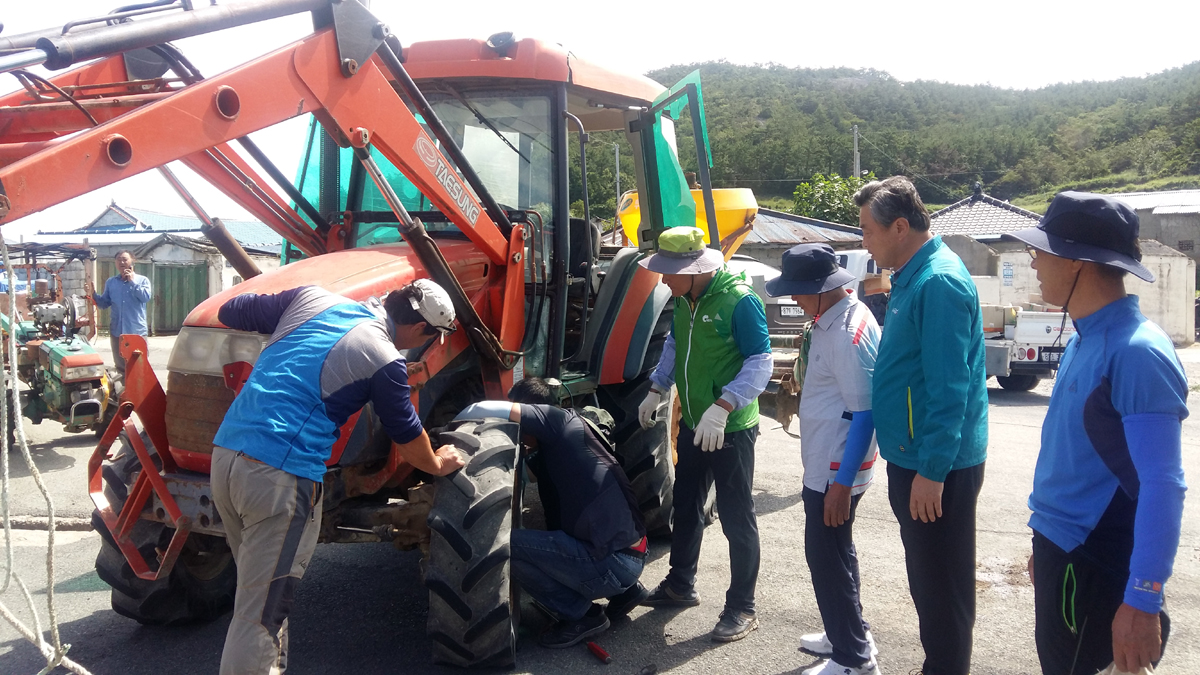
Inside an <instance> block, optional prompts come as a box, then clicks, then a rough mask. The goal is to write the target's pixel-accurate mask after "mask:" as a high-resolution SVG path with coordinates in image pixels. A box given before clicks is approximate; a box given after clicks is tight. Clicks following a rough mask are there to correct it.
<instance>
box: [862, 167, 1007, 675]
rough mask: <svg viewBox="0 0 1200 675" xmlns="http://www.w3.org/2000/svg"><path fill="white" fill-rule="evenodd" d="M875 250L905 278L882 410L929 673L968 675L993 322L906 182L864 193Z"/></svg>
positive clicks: (895, 276) (876, 386) (885, 359)
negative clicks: (986, 339)
mask: <svg viewBox="0 0 1200 675" xmlns="http://www.w3.org/2000/svg"><path fill="white" fill-rule="evenodd" d="M854 202H855V203H856V204H857V205H858V206H859V223H860V224H861V225H862V232H863V246H865V247H866V249H867V250H868V251H870V252H871V255H872V257H874V258H875V262H876V263H878V264H879V265H880V266H881V267H887V268H890V269H892V270H893V273H892V295H891V298H890V299H889V301H888V308H887V322H886V328H885V329H884V331H883V338H882V339H881V340H880V343H879V356H878V358H877V359H876V361H875V374H874V378H873V379H872V387H871V402H872V414H873V416H874V418H875V434H876V438H877V440H878V442H879V454H880V455H882V456H883V458H884V459H885V460H887V463H888V468H887V475H888V499H889V500H890V501H891V504H892V512H893V513H895V514H896V519H897V520H899V521H900V538H901V540H902V541H903V542H904V558H905V564H906V566H907V568H908V590H909V593H910V594H911V595H912V598H913V604H915V605H916V608H917V618H918V620H919V621H920V630H921V646H922V647H924V649H925V662H924V664H923V666H922V669H921V670H922V672H923V673H924V675H967V673H968V672H969V671H970V667H971V634H972V631H973V629H974V627H975V507H976V503H977V502H978V500H979V490H980V488H981V487H982V486H983V464H984V460H985V459H986V458H987V440H988V427H987V406H988V397H987V374H986V372H985V368H984V366H985V363H984V346H983V320H982V316H981V313H980V309H979V296H978V294H977V292H976V290H975V283H974V282H973V281H972V280H971V275H970V274H969V273H968V272H967V268H966V267H965V266H964V265H963V263H962V260H960V259H959V258H958V256H957V255H955V254H954V252H953V251H951V250H950V249H949V248H948V247H946V245H945V244H943V243H942V239H941V237H935V236H933V235H932V234H931V233H930V232H929V212H928V211H926V210H925V204H923V203H922V202H921V196H920V195H919V194H917V189H916V188H915V187H914V186H913V184H912V183H911V182H910V181H909V180H908V179H907V178H904V177H903V176H892V177H891V178H888V179H886V180H883V181H873V182H871V183H868V184H866V185H864V186H863V187H862V189H860V190H859V191H858V193H856V194H855V195H854Z"/></svg>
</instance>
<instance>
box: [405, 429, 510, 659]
mask: <svg viewBox="0 0 1200 675" xmlns="http://www.w3.org/2000/svg"><path fill="white" fill-rule="evenodd" d="M516 434H517V425H516V424H515V423H512V422H509V421H507V420H500V419H495V420H484V421H479V420H466V421H462V422H457V423H452V424H451V425H450V430H449V431H445V432H442V433H441V434H439V435H438V436H439V442H440V443H441V444H450V445H453V446H454V447H455V448H456V449H457V450H458V451H459V452H460V453H462V454H463V456H464V459H466V462H467V464H466V466H465V467H463V468H462V469H460V470H458V471H456V472H455V473H453V474H451V475H450V476H447V477H443V478H438V479H436V484H437V495H436V496H435V497H434V502H433V509H432V510H431V511H430V512H429V530H430V543H429V564H428V568H427V571H426V576H425V586H426V588H428V589H429V623H428V633H429V637H430V638H431V639H432V641H433V645H432V648H433V660H434V662H435V663H444V664H449V665H455V666H462V667H466V666H486V667H508V666H512V665H513V664H515V663H516V647H517V623H518V620H519V619H518V608H519V606H520V603H519V599H518V597H517V595H516V586H515V585H514V584H513V583H512V581H511V576H510V567H509V536H510V534H511V530H512V527H513V510H514V509H513V504H514V499H513V497H514V488H515V487H516V485H517V483H516V478H517V475H516V460H517V452H518V450H517V445H516V442H515V441H516Z"/></svg>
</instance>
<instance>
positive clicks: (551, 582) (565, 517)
mask: <svg viewBox="0 0 1200 675" xmlns="http://www.w3.org/2000/svg"><path fill="white" fill-rule="evenodd" d="M508 398H509V399H510V401H512V402H511V403H510V402H507V401H483V402H481V403H476V404H474V405H471V406H469V407H468V408H467V409H466V410H464V411H463V412H462V413H460V414H459V416H458V417H459V419H465V418H472V417H479V416H485V417H507V418H508V419H509V420H511V421H513V422H520V423H521V444H522V452H523V453H524V455H525V461H526V464H527V466H528V467H529V470H530V472H531V473H532V474H533V477H534V480H536V481H537V483H538V492H539V494H540V495H541V496H542V504H543V506H544V507H545V509H546V523H547V526H548V527H551V528H554V529H551V530H549V531H546V530H524V529H521V530H513V533H512V540H511V543H510V546H511V549H512V575H513V578H514V579H515V580H516V582H517V583H518V584H520V585H521V588H523V589H525V592H527V593H529V595H530V596H532V597H533V599H534V600H536V601H537V602H538V603H540V604H541V605H542V606H543V607H545V608H546V609H548V610H549V611H550V612H551V613H552V614H553V615H554V616H555V617H556V618H557V619H558V622H557V623H555V624H554V625H553V626H551V627H550V629H549V630H547V631H546V632H545V633H544V634H543V635H542V636H541V638H540V639H539V643H540V644H541V645H542V646H543V647H550V648H553V649H561V648H565V647H570V646H572V645H576V644H579V643H580V642H582V641H583V640H585V639H587V638H589V637H592V636H593V635H597V634H599V633H602V632H604V631H605V630H606V629H607V628H608V627H609V624H610V620H611V619H618V618H620V617H623V616H625V615H626V614H628V613H629V611H630V610H632V609H633V608H634V607H636V606H637V605H638V603H640V602H641V600H642V598H644V597H645V596H646V594H647V591H646V589H645V588H644V587H643V586H642V584H641V583H639V582H638V577H640V576H641V574H642V566H643V565H644V564H645V562H646V526H645V524H644V523H643V521H642V514H641V511H640V510H638V507H637V502H636V501H635V500H634V497H633V490H632V489H631V488H630V486H629V479H628V478H626V477H625V473H624V472H623V471H622V470H621V467H620V465H619V464H618V463H617V460H616V458H615V457H613V454H612V449H611V447H610V446H609V444H608V441H607V439H605V438H604V437H603V435H602V434H601V433H598V432H597V430H596V429H595V428H594V427H593V426H592V425H591V424H590V423H589V422H587V421H586V420H585V419H584V418H583V417H581V416H580V415H579V413H577V412H576V411H574V410H570V409H563V408H559V407H558V405H557V403H558V397H557V396H556V395H555V390H554V387H553V386H552V385H550V384H549V383H547V382H546V381H545V380H542V379H541V378H536V377H531V378H528V379H525V380H522V381H520V382H518V383H516V384H515V385H513V388H512V390H510V391H509V393H508ZM601 598H608V604H607V606H605V607H601V606H600V605H598V604H596V603H595V602H593V601H594V600H598V599H601Z"/></svg>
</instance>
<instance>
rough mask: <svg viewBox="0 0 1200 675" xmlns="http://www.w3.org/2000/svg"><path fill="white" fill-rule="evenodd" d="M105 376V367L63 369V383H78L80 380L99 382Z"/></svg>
mask: <svg viewBox="0 0 1200 675" xmlns="http://www.w3.org/2000/svg"><path fill="white" fill-rule="evenodd" d="M103 374H104V366H102V365H101V366H75V367H73V368H63V371H62V381H63V382H77V381H79V380H98V379H100V376H101V375H103Z"/></svg>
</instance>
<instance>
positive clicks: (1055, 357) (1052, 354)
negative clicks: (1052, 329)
mask: <svg viewBox="0 0 1200 675" xmlns="http://www.w3.org/2000/svg"><path fill="white" fill-rule="evenodd" d="M1062 353H1063V349H1062V347H1042V349H1041V353H1040V354H1039V355H1038V359H1039V360H1041V361H1042V362H1043V363H1058V361H1059V359H1061V358H1062Z"/></svg>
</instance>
